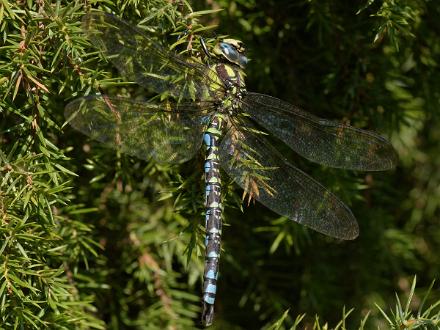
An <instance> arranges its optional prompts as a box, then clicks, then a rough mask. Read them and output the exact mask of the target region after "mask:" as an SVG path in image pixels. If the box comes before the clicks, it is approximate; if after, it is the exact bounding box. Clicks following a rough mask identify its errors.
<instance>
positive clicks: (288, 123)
mask: <svg viewBox="0 0 440 330" xmlns="http://www.w3.org/2000/svg"><path fill="white" fill-rule="evenodd" d="M242 109H243V111H244V112H246V113H248V114H249V115H250V116H251V118H253V119H255V120H256V122H257V123H259V124H260V125H261V126H263V127H264V128H265V129H266V130H267V131H268V132H270V133H271V134H272V135H274V136H276V137H277V138H279V139H281V140H282V141H283V142H284V143H286V144H287V145H288V146H289V147H290V148H291V149H293V150H294V151H296V152H297V153H299V154H300V155H301V156H303V157H305V158H307V159H309V160H311V161H313V162H316V163H320V164H323V165H326V166H331V167H337V168H346V169H351V170H363V171H382V170H387V169H391V168H393V167H394V166H395V164H396V161H397V155H396V152H395V151H394V149H393V147H392V145H391V144H390V143H389V142H388V141H387V140H386V139H384V138H382V137H381V136H380V135H377V134H375V133H373V132H370V131H366V130H361V129H357V128H354V127H351V126H347V125H342V124H339V123H335V122H333V121H329V120H325V119H320V118H318V117H316V116H313V115H311V114H309V113H307V112H304V111H302V110H301V109H299V108H297V107H296V106H294V105H291V104H289V103H287V102H284V101H281V100H279V99H277V98H274V97H271V96H268V95H263V94H258V93H247V94H246V96H245V97H244V99H243V102H242Z"/></svg>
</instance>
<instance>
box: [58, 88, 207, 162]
mask: <svg viewBox="0 0 440 330" xmlns="http://www.w3.org/2000/svg"><path fill="white" fill-rule="evenodd" d="M209 107H210V105H209V104H202V103H197V104H196V103H190V104H172V103H163V104H158V103H150V102H134V101H131V100H129V99H125V98H109V97H107V96H96V97H84V98H79V99H76V100H74V101H73V102H71V103H69V104H68V105H67V106H66V109H65V117H66V120H67V121H68V122H69V123H70V124H71V125H72V126H73V127H74V128H75V129H77V130H79V131H80V132H82V133H84V134H86V135H88V136H90V137H91V138H92V139H94V140H98V141H100V142H102V143H104V144H106V145H107V146H109V147H112V148H117V149H120V150H121V151H122V152H124V153H127V154H129V155H133V156H136V157H138V158H141V159H147V160H148V159H151V158H153V159H155V160H156V161H157V162H159V163H169V164H173V163H181V162H184V161H187V160H189V159H191V158H192V157H193V156H194V154H195V153H196V152H197V151H198V150H199V148H200V146H201V143H202V137H203V131H204V130H205V128H206V122H207V120H208V118H209Z"/></svg>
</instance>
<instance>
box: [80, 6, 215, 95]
mask: <svg viewBox="0 0 440 330" xmlns="http://www.w3.org/2000/svg"><path fill="white" fill-rule="evenodd" d="M82 26H83V30H84V31H85V32H86V34H87V36H88V37H89V39H90V40H91V41H92V43H93V45H94V46H95V47H97V48H99V49H100V50H101V51H103V52H104V53H105V54H106V55H107V56H108V58H109V59H110V61H111V62H112V63H113V64H114V65H115V67H116V68H117V69H118V70H119V72H120V73H121V75H123V76H125V77H127V78H128V79H130V80H134V81H136V82H137V83H139V84H140V85H142V86H144V87H146V88H149V89H151V90H153V91H155V92H156V93H163V92H168V93H169V94H170V95H172V96H174V97H176V98H178V99H200V98H203V97H205V98H206V97H207V95H208V94H207V93H210V92H211V93H213V91H216V90H223V86H221V85H220V84H219V82H218V81H217V80H215V79H213V77H211V76H210V74H209V70H208V68H207V67H206V66H205V65H203V64H202V63H200V62H196V61H195V60H191V59H190V58H186V57H183V56H179V55H177V54H174V53H173V52H172V51H170V50H168V48H165V47H164V46H162V45H160V44H159V43H158V42H157V40H155V38H154V34H152V33H149V32H148V31H146V30H141V29H139V28H137V27H134V26H132V25H130V24H128V23H126V22H124V21H123V20H121V19H119V18H117V17H116V16H113V15H111V14H107V13H103V12H93V13H90V14H87V15H85V16H84V18H83V24H82ZM208 88H211V89H210V90H209V91H208Z"/></svg>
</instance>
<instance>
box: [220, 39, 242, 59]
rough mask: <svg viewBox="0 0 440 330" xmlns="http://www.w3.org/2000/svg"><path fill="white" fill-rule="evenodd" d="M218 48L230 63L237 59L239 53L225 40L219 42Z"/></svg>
mask: <svg viewBox="0 0 440 330" xmlns="http://www.w3.org/2000/svg"><path fill="white" fill-rule="evenodd" d="M220 48H221V50H222V53H223V55H224V56H225V57H226V58H227V59H228V61H230V62H232V63H236V62H237V61H238V58H239V55H238V52H237V50H236V49H235V47H233V46H232V45H230V44H227V43H225V42H221V43H220Z"/></svg>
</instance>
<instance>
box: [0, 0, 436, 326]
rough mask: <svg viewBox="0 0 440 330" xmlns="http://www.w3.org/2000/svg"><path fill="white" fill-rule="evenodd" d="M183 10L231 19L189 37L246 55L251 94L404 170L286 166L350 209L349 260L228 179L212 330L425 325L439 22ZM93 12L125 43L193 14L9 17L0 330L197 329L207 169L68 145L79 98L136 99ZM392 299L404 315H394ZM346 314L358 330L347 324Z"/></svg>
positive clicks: (334, 7) (324, 3)
mask: <svg viewBox="0 0 440 330" xmlns="http://www.w3.org/2000/svg"><path fill="white" fill-rule="evenodd" d="M191 5H192V6H193V9H194V10H206V9H217V8H223V11H220V12H217V13H211V14H206V15H202V16H200V17H196V18H195V19H194V21H193V22H192V23H194V26H200V25H201V24H203V25H205V26H207V25H211V24H216V25H218V27H217V28H216V29H215V30H210V31H205V32H201V33H198V32H194V33H195V35H203V36H205V37H207V38H209V37H214V36H220V35H225V34H227V35H229V36H231V37H234V38H237V39H241V40H242V41H244V42H245V44H246V48H247V50H248V56H249V57H250V59H251V61H250V63H249V65H248V67H247V70H246V74H247V87H248V89H249V90H252V91H256V92H260V93H265V94H269V95H272V96H275V97H278V98H281V99H283V100H285V101H288V102H290V103H293V104H296V105H298V106H301V107H302V108H303V109H305V110H307V111H310V112H311V113H313V114H315V115H318V116H320V117H323V118H328V119H335V120H338V121H342V122H344V123H349V124H351V125H353V126H355V127H359V128H365V129H370V130H373V131H375V132H378V133H381V134H382V135H384V136H386V137H388V138H389V139H390V141H391V142H392V143H393V145H394V146H395V148H396V150H397V152H398V154H399V163H398V166H397V168H396V169H395V170H392V171H388V172H377V173H361V172H350V171H344V170H337V169H330V168H325V167H324V166H319V165H316V164H312V163H310V162H308V161H306V160H304V159H302V158H300V157H299V156H297V155H295V154H293V153H289V152H288V151H287V150H285V149H283V146H282V145H280V146H279V147H280V149H281V150H282V151H284V152H286V153H287V156H288V157H289V159H291V160H292V162H294V163H295V164H296V165H297V166H298V167H300V168H301V169H302V170H304V171H306V172H307V173H308V174H310V175H311V176H313V177H314V178H315V179H316V180H318V181H319V182H321V183H322V184H324V185H325V186H326V187H328V188H329V189H330V190H331V191H332V192H334V193H335V194H336V195H337V196H339V197H340V198H341V199H342V200H343V201H344V202H345V203H346V204H347V205H349V207H350V208H351V210H352V211H353V213H354V215H355V216H356V218H357V220H358V222H359V226H360V235H359V237H358V238H357V239H356V240H354V241H348V242H343V241H338V240H335V239H332V238H328V237H325V236H323V235H321V234H319V233H316V232H313V231H311V230H307V229H306V228H304V227H302V226H300V225H298V224H295V223H293V222H291V221H290V220H287V219H285V218H280V217H279V216H278V215H277V214H275V213H273V212H271V211H269V210H268V209H266V208H265V207H264V206H262V205H260V204H258V203H255V205H254V204H251V205H250V206H249V207H247V206H246V203H243V210H240V207H241V205H242V203H241V194H242V191H241V190H240V189H239V188H238V187H237V186H236V185H234V184H233V183H232V182H231V181H230V180H229V179H228V178H227V177H224V183H225V189H224V190H225V211H224V218H225V225H224V230H223V239H224V243H223V249H224V252H223V255H222V259H221V277H220V282H219V291H218V295H217V302H216V321H215V324H214V328H218V329H260V328H270V327H271V325H273V328H272V329H278V328H276V327H275V325H274V324H275V322H276V321H277V320H280V318H281V317H282V315H283V313H284V312H285V311H287V310H288V314H286V315H285V318H283V319H282V320H280V323H279V326H280V329H287V328H289V327H293V328H295V326H294V325H293V324H294V321H295V319H296V318H297V317H298V316H299V315H301V314H303V313H305V314H306V316H305V317H304V319H303V321H302V322H301V323H300V324H299V325H297V326H296V328H297V329H306V328H307V329H312V327H313V325H314V324H315V326H316V327H317V328H318V329H319V327H318V324H319V326H323V325H324V324H325V323H326V322H328V324H329V327H330V328H334V327H336V325H337V324H338V322H340V321H341V319H345V318H346V320H345V325H342V326H341V328H342V329H345V328H346V329H355V328H356V329H357V328H361V325H360V322H361V320H362V319H364V318H365V317H366V315H367V314H368V315H369V316H368V319H367V321H366V323H365V325H364V328H365V329H377V328H378V327H380V328H381V329H388V328H393V325H391V324H390V323H392V324H394V326H395V328H396V329H397V328H399V327H400V328H401V326H402V324H403V325H405V324H406V325H408V326H409V325H410V324H413V325H420V324H422V323H423V320H422V315H421V314H422V313H423V311H425V310H426V309H427V307H428V306H429V305H430V304H431V303H434V302H436V301H438V300H439V299H440V294H439V292H438V285H436V284H434V289H433V292H431V294H430V295H429V298H428V300H427V302H426V303H425V305H423V304H422V302H423V299H424V296H425V294H426V293H427V291H428V288H429V287H430V285H431V283H432V281H433V280H434V279H436V278H437V277H438V274H439V266H440V256H439V254H438V251H439V248H440V223H439V222H440V221H439V220H440V217H439V206H440V205H439V204H440V188H439V187H440V174H439V173H440V172H439V170H438V169H439V166H440V153H439V137H440V122H439V111H438V108H439V96H440V94H439V92H440V75H439V73H438V61H439V59H440V57H439V55H440V42H439V40H440V39H439V38H438V35H439V32H440V20H439V19H438V17H439V15H440V3H439V2H436V1H421V0H407V1H392V0H384V1H330V0H320V1H317V0H309V1H256V0H253V1H249V0H246V1H245V0H241V1H226V0H224V1H194V2H192V3H191ZM91 7H93V8H99V9H100V10H105V11H112V12H113V13H115V14H116V15H117V16H122V17H123V18H124V19H126V20H127V21H130V22H132V23H133V24H137V23H138V22H140V21H141V20H142V19H147V23H149V24H150V25H152V26H153V27H155V28H156V29H157V30H158V31H161V32H167V31H168V32H169V31H171V30H172V25H173V23H174V24H176V25H177V28H178V29H180V31H182V22H188V21H186V20H184V19H183V18H182V15H186V14H188V12H189V9H188V7H186V6H185V5H184V4H182V3H179V2H178V3H177V4H176V3H174V2H166V1H159V0H155V1H148V2H147V1H145V2H140V3H138V2H136V1H120V2H112V1H107V2H104V1H99V2H97V3H95V2H94V3H93V5H92V4H89V3H84V2H82V1H81V2H80V1H76V2H68V3H65V2H59V3H58V4H57V3H55V2H54V3H51V2H47V3H40V2H35V3H34V2H27V3H24V2H23V3H21V2H17V3H15V4H13V5H12V4H9V7H5V5H3V7H2V8H4V9H3V11H2V15H3V22H2V23H1V24H0V32H1V35H2V37H1V39H2V41H1V42H0V45H1V48H0V92H1V93H0V94H1V95H2V97H1V99H0V219H1V221H2V222H1V226H0V248H1V250H0V253H1V254H0V274H2V276H1V277H0V301H1V302H2V303H1V306H0V319H1V321H2V322H1V323H2V324H3V325H5V328H6V329H10V328H13V325H14V324H20V325H21V326H22V327H24V328H26V329H28V328H29V329H30V328H36V329H40V328H44V327H47V328H53V329H57V328H64V329H88V328H104V327H106V328H109V329H135V328H139V329H158V328H166V329H182V328H195V327H196V326H197V325H198V317H199V316H198V313H199V308H200V306H199V299H200V298H199V295H200V293H201V292H200V291H201V277H202V274H203V273H202V271H203V230H202V227H201V226H202V223H203V216H202V214H203V194H204V192H203V189H204V187H203V179H202V177H203V171H202V168H203V153H200V155H199V156H198V157H196V158H195V159H193V160H191V161H189V162H188V163H185V164H183V165H181V166H174V167H166V166H159V165H157V164H154V163H152V162H145V161H141V160H138V159H136V158H132V157H129V156H126V155H123V154H120V153H118V152H115V151H114V150H111V149H107V148H105V147H103V146H101V145H100V144H99V143H97V142H94V141H91V140H90V139H88V138H87V137H85V136H83V135H81V134H80V133H78V132H76V131H74V130H73V129H72V128H71V127H69V126H66V127H62V125H63V123H64V117H63V108H64V106H65V105H66V104H67V103H68V101H70V100H72V99H74V98H75V97H77V96H82V95H85V94H94V93H97V92H98V91H99V90H104V91H105V92H108V93H113V94H118V95H124V96H130V95H136V94H139V93H141V91H139V89H138V88H137V87H136V86H135V85H134V84H129V83H127V82H125V81H124V79H123V78H120V76H119V74H118V73H117V71H116V70H115V69H114V68H113V67H112V65H111V64H110V63H109V62H108V61H105V59H104V58H103V57H102V56H100V55H99V54H97V53H96V50H95V49H94V48H93V47H92V45H90V44H89V43H88V41H87V39H86V37H85V36H84V35H83V34H82V32H81V29H80V18H81V16H82V15H83V14H84V12H86V11H88V10H89V9H90V8H91ZM182 13H183V14H182ZM197 24H199V25H197ZM146 25H148V24H146ZM167 35H168V36H169V34H167ZM169 38H170V40H175V39H173V38H175V36H171V37H170V36H169ZM195 47H197V44H195ZM93 52H95V53H93ZM145 56H148V54H145ZM74 173H76V174H77V175H74ZM415 275H416V276H417V284H416V288H415V290H411V285H412V284H413V278H414V276H415ZM412 293H413V296H412V299H411V300H410V303H408V313H407V314H405V304H406V303H407V299H408V295H410V294H412ZM395 294H397V295H398V296H399V297H400V299H401V303H402V305H403V307H402V315H392V312H391V311H394V312H395V311H396V304H397V302H396V295H395ZM378 306H379V307H380V308H382V309H383V310H384V311H385V313H387V315H388V317H389V320H387V319H386V318H385V317H384V315H383V314H382V313H381V312H380V309H379V308H378ZM344 308H345V311H348V310H350V309H351V308H354V311H353V312H352V313H351V314H350V315H349V316H348V317H346V316H344V315H343V313H344V312H343V310H344ZM397 310H399V308H397ZM418 311H421V312H420V314H419V315H418V314H417V313H418ZM411 312H412V314H410V313H411ZM436 313H437V317H438V308H437V309H434V310H433V311H430V312H428V313H427V314H425V315H423V317H424V318H426V322H427V323H426V324H427V325H425V326H426V328H427V329H431V328H432V329H435V328H436V326H435V325H433V324H434V323H433V322H434V321H431V320H433V319H434V316H435V315H436ZM397 314H399V313H397ZM316 318H318V319H316ZM409 320H410V321H409ZM411 320H412V321H411ZM405 322H407V323H405ZM411 322H413V323H411ZM104 324H106V325H104Z"/></svg>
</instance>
